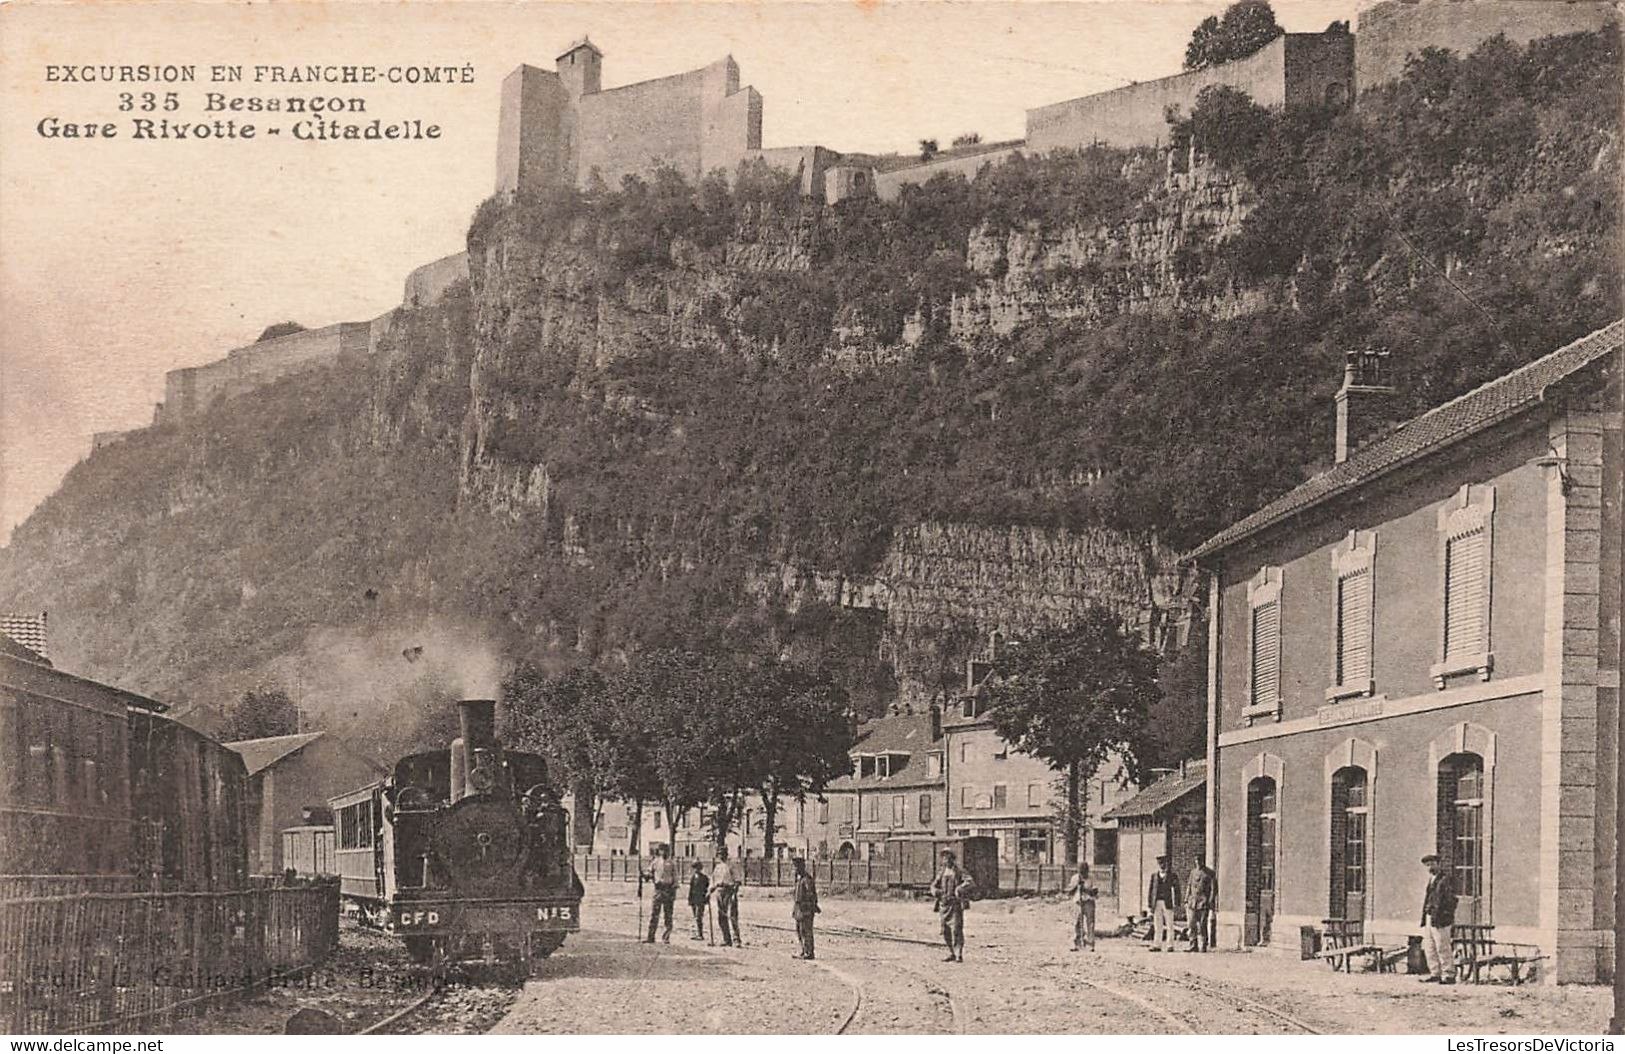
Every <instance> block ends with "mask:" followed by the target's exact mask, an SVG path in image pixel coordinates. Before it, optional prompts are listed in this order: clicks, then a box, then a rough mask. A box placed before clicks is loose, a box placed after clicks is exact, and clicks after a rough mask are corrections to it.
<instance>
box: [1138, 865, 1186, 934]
mask: <svg viewBox="0 0 1625 1054" xmlns="http://www.w3.org/2000/svg"><path fill="white" fill-rule="evenodd" d="M1145 902H1146V904H1148V905H1150V907H1151V918H1152V920H1153V922H1154V923H1155V925H1156V939H1155V943H1153V944H1152V945H1151V950H1152V951H1154V952H1159V951H1170V952H1171V951H1173V950H1174V912H1176V911H1178V910H1179V876H1178V875H1176V874H1174V872H1173V870H1172V869H1171V868H1170V867H1169V866H1168V858H1167V857H1166V856H1159V857H1157V871H1156V873H1155V874H1154V875H1152V876H1151V881H1150V882H1148V883H1146V889H1145Z"/></svg>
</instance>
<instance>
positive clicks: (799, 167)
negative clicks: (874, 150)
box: [730, 146, 841, 201]
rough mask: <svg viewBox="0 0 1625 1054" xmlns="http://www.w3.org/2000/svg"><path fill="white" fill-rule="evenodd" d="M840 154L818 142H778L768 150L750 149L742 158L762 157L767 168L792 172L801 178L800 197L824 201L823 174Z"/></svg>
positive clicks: (761, 159) (758, 158)
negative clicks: (793, 144) (780, 144)
mask: <svg viewBox="0 0 1625 1054" xmlns="http://www.w3.org/2000/svg"><path fill="white" fill-rule="evenodd" d="M840 157H841V155H839V154H837V153H835V151H833V150H826V149H825V148H824V147H821V146H778V147H773V148H772V149H770V150H749V151H747V152H746V153H745V154H744V156H743V160H745V161H747V162H748V161H761V162H763V163H765V164H766V165H768V166H769V167H770V168H776V169H779V170H780V171H782V172H788V173H791V174H793V175H795V176H796V177H797V178H798V179H799V180H800V181H801V194H802V196H803V197H808V198H813V199H815V200H817V201H823V200H825V199H824V175H825V173H826V172H827V171H828V170H829V168H830V166H832V165H834V164H835V163H836V162H837V161H839V160H840ZM730 174H731V173H730Z"/></svg>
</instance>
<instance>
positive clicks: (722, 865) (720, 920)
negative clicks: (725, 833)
mask: <svg viewBox="0 0 1625 1054" xmlns="http://www.w3.org/2000/svg"><path fill="white" fill-rule="evenodd" d="M643 877H644V878H646V879H648V880H649V881H650V882H653V883H654V887H655V893H654V901H653V904H652V905H651V907H650V908H649V932H648V935H647V936H645V937H644V938H643V943H644V944H653V943H654V942H655V933H656V931H657V930H659V928H660V923H661V921H662V920H663V921H664V922H665V924H666V926H665V932H664V934H663V935H662V939H663V940H664V941H665V943H667V944H670V943H671V927H672V912H673V910H674V909H675V907H676V904H677V862H676V861H675V860H673V859H672V858H671V849H670V847H669V846H667V845H665V844H663V843H662V844H658V845H656V846H655V847H654V856H653V857H651V858H650V860H649V868H648V870H646V871H644V872H643ZM744 881H745V871H744V868H743V867H740V866H739V865H737V864H730V863H729V862H728V850H727V848H726V847H722V848H719V849H718V850H717V859H716V862H715V863H714V864H712V866H711V874H710V875H707V874H706V873H705V868H704V866H703V865H702V864H701V863H700V862H699V861H698V860H696V861H694V865H693V868H692V871H691V873H690V875H689V879H688V906H689V908H690V909H691V910H692V911H693V912H694V936H693V937H690V938H689V939H690V940H696V941H703V940H705V917H706V912H707V908H708V907H710V905H711V903H712V902H713V901H715V903H716V913H717V925H718V926H719V927H720V928H721V929H722V946H723V947H724V948H732V947H734V946H736V945H738V946H743V945H744V943H745V938H744V932H743V931H742V930H740V928H739V887H740V886H741V885H743V884H744Z"/></svg>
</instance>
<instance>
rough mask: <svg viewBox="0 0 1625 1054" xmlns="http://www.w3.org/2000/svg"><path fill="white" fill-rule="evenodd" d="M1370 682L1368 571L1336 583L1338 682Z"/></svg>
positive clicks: (1345, 683)
mask: <svg viewBox="0 0 1625 1054" xmlns="http://www.w3.org/2000/svg"><path fill="white" fill-rule="evenodd" d="M1370 680H1371V571H1370V569H1369V568H1366V569H1362V570H1359V571H1355V572H1352V573H1351V574H1346V575H1343V576H1342V577H1340V578H1339V579H1338V580H1337V683H1338V684H1340V685H1362V684H1366V683H1369V682H1370Z"/></svg>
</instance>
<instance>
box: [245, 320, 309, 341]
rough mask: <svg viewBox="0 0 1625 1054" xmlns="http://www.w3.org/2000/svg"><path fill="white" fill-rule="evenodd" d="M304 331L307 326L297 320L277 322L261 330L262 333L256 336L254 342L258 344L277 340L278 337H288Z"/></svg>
mask: <svg viewBox="0 0 1625 1054" xmlns="http://www.w3.org/2000/svg"><path fill="white" fill-rule="evenodd" d="M303 332H305V327H304V326H301V325H300V324H299V323H297V322H277V323H275V324H273V325H269V326H266V327H265V328H264V329H263V330H261V331H260V335H259V336H258V337H255V338H254V343H256V344H258V343H260V342H261V341H266V340H275V339H276V338H277V337H287V336H291V335H293V334H295V333H303Z"/></svg>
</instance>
